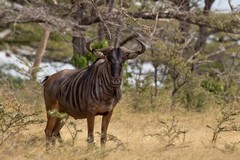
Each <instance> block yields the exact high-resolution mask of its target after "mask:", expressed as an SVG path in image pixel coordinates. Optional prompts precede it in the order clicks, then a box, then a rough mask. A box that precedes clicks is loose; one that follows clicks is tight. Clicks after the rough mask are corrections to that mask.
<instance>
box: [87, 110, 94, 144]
mask: <svg viewBox="0 0 240 160" xmlns="http://www.w3.org/2000/svg"><path fill="white" fill-rule="evenodd" d="M94 120H95V114H94V112H91V111H89V112H88V114H87V126H88V138H87V142H88V143H93V142H94V136H93V131H94Z"/></svg>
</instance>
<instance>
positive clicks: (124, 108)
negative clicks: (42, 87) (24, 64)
mask: <svg viewBox="0 0 240 160" xmlns="http://www.w3.org/2000/svg"><path fill="white" fill-rule="evenodd" d="M2 91H3V90H0V95H3V92H2ZM39 103H40V104H39V107H40V108H41V110H42V111H43V112H42V113H41V114H40V115H38V117H37V118H38V119H44V120H45V118H46V117H45V114H46V113H45V112H44V105H43V101H42V98H40V100H39ZM128 104H129V102H128V101H127V97H124V98H123V100H122V102H121V103H120V104H119V105H118V106H117V107H116V109H115V110H114V114H113V117H112V120H111V122H110V126H109V130H108V133H109V136H108V138H109V141H108V142H107V144H106V146H105V147H101V146H100V136H99V134H98V132H99V131H100V125H101V117H97V118H96V120H95V122H96V124H95V140H96V143H95V145H94V146H88V145H87V142H86V135H87V128H86V120H76V121H75V120H74V119H72V118H70V119H69V120H68V122H70V121H72V122H74V123H76V124H77V129H79V130H82V132H79V133H78V135H77V137H76V140H75V143H74V145H73V143H72V137H71V134H70V132H69V128H67V126H64V127H63V129H62V132H61V133H62V137H63V142H62V143H57V145H56V146H55V147H52V148H46V147H45V137H44V132H43V130H44V128H45V123H42V124H33V125H31V126H28V129H27V130H24V131H22V132H19V134H17V135H15V136H13V137H12V138H11V139H8V140H7V141H5V142H4V144H3V145H2V146H0V159H1V160H11V159H12V160H13V159H14V160H25V159H26V160H27V159H39V160H48V159H49V160H50V159H51V160H52V159H58V160H65V159H84V160H85V159H86V160H92V159H106V160H108V159H109V160H112V159H114V160H116V159H126V160H127V159H129V160H133V159H135V160H142V159H143V160H145V159H151V160H154V159H162V160H164V159H168V160H171V159H174V160H175V159H178V160H188V159H189V160H190V159H191V160H192V159H194V160H205V159H208V160H214V159H216V160H221V159H223V160H225V159H228V160H237V159H239V154H240V145H239V142H240V134H239V132H237V131H233V132H226V133H222V134H220V135H219V137H218V140H217V142H216V144H215V145H214V146H213V145H212V144H211V138H212V134H213V133H212V130H211V129H209V128H207V127H206V125H211V124H214V123H215V121H216V115H217V113H219V111H218V110H216V109H214V110H211V112H205V113H193V112H185V111H178V112H177V111H174V112H167V111H164V112H162V111H159V112H157V111H155V112H149V113H136V112H132V111H131V109H130V108H129V105H128ZM159 107H161V106H159ZM32 109H33V108H32ZM172 116H175V119H176V120H178V123H177V126H175V127H178V128H180V129H181V130H185V131H187V132H186V135H185V139H184V140H183V139H182V137H181V136H179V137H177V138H176V139H174V143H173V145H167V144H168V141H167V138H166V135H164V134H162V131H163V128H164V126H163V125H161V123H160V122H166V123H168V124H169V123H170V122H171V120H172ZM238 122H239V121H238ZM70 129H71V128H70ZM72 129H73V128H72ZM72 131H73V130H72ZM146 135H156V136H146Z"/></svg>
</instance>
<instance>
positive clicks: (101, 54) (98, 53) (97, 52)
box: [86, 37, 113, 58]
mask: <svg viewBox="0 0 240 160" xmlns="http://www.w3.org/2000/svg"><path fill="white" fill-rule="evenodd" d="M97 38H98V37H96V38H93V39H91V40H89V41H88V42H87V44H86V48H87V49H88V51H89V52H92V53H93V54H94V55H96V56H97V57H99V58H105V56H106V54H107V53H108V52H109V51H110V50H112V49H113V47H112V46H111V47H107V48H101V49H92V48H91V43H92V42H93V41H94V40H96V39H97Z"/></svg>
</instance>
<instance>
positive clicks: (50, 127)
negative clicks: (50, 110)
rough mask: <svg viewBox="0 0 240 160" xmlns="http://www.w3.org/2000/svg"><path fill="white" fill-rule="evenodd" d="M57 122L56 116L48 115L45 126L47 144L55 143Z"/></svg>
mask: <svg viewBox="0 0 240 160" xmlns="http://www.w3.org/2000/svg"><path fill="white" fill-rule="evenodd" d="M56 123H57V118H56V117H53V116H51V115H48V116H47V126H46V128H45V136H46V141H47V145H48V144H54V143H55V139H54V137H53V131H54V127H55V126H56Z"/></svg>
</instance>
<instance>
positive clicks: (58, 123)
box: [52, 116, 69, 140]
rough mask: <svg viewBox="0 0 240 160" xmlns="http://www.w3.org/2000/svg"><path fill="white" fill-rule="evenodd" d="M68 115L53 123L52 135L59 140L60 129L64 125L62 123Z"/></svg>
mask: <svg viewBox="0 0 240 160" xmlns="http://www.w3.org/2000/svg"><path fill="white" fill-rule="evenodd" d="M68 117H69V116H67V117H66V118H64V119H57V121H56V124H55V126H54V129H53V134H52V136H53V137H56V138H57V139H59V140H61V134H60V130H61V129H62V127H63V126H64V124H65V122H66V121H67V119H68Z"/></svg>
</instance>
